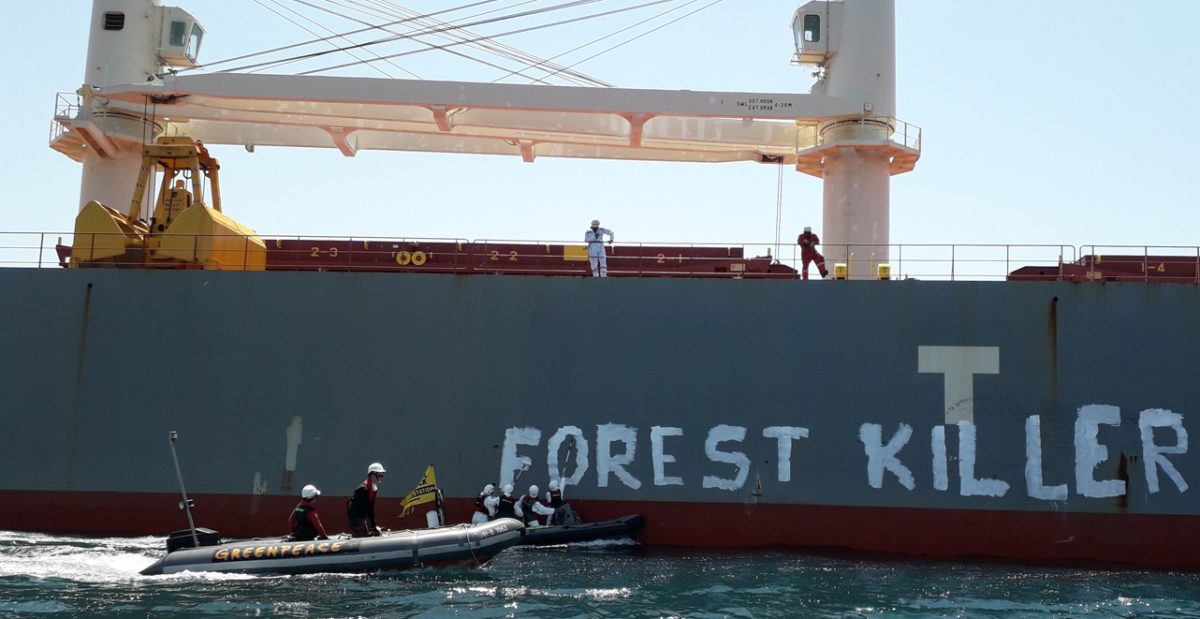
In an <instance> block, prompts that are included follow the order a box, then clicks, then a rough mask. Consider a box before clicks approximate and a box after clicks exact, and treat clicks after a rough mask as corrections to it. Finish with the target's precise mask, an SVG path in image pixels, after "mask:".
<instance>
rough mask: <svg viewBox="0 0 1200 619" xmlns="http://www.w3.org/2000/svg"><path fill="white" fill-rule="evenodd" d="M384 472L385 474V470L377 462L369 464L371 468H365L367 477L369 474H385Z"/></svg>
mask: <svg viewBox="0 0 1200 619" xmlns="http://www.w3.org/2000/svg"><path fill="white" fill-rule="evenodd" d="M386 472H387V471H385V470H384V469H383V465H382V464H380V463H378V462H372V463H371V466H368V467H367V474H368V475H370V474H371V473H386Z"/></svg>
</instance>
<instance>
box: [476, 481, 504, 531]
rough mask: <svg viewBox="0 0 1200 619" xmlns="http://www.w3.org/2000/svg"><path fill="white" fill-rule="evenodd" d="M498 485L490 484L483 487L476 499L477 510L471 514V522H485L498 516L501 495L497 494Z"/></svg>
mask: <svg viewBox="0 0 1200 619" xmlns="http://www.w3.org/2000/svg"><path fill="white" fill-rule="evenodd" d="M495 492H496V486H493V485H492V484H488V485H486V486H484V487H483V491H482V492H480V493H479V497H477V498H476V499H475V512H474V513H472V514H471V524H483V523H485V522H487V521H489V520H491V519H492V518H495V517H496V506H497V505H499V504H500V497H498V496H496V495H495V494H494V493H495Z"/></svg>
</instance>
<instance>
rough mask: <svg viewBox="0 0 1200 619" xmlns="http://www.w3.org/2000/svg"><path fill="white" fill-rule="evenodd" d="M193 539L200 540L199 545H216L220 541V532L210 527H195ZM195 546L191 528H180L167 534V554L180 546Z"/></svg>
mask: <svg viewBox="0 0 1200 619" xmlns="http://www.w3.org/2000/svg"><path fill="white" fill-rule="evenodd" d="M195 539H196V540H197V541H199V542H200V545H201V546H216V545H217V544H220V543H221V534H220V533H217V532H216V531H214V530H212V529H205V528H204V527H196V537H195ZM195 547H196V543H195V542H194V541H193V538H192V530H191V529H180V530H179V531H174V532H172V533H171V534H170V535H168V536H167V554H171V553H172V552H175V551H176V550H179V549H180V548H195Z"/></svg>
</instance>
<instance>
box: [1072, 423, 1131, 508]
mask: <svg viewBox="0 0 1200 619" xmlns="http://www.w3.org/2000/svg"><path fill="white" fill-rule="evenodd" d="M1100 424H1104V425H1109V426H1119V425H1121V410H1120V409H1119V408H1117V407H1116V406H1109V405H1107V404H1088V405H1086V406H1084V407H1082V408H1080V409H1079V415H1078V416H1077V417H1076V418H1075V487H1076V488H1078V489H1079V494H1082V495H1083V496H1086V497H1092V498H1105V497H1114V496H1121V495H1123V494H1125V482H1124V481H1122V480H1119V479H1107V480H1104V481H1098V480H1097V479H1096V478H1095V474H1096V467H1097V466H1098V465H1099V464H1100V463H1101V462H1104V461H1105V460H1108V447H1106V446H1104V445H1101V444H1100V441H1099V439H1098V436H1099V432H1100Z"/></svg>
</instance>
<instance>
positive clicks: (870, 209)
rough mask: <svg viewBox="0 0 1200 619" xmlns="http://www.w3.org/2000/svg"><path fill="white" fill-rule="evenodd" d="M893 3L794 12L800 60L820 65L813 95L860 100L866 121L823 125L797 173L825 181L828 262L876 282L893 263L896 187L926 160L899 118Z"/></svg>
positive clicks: (862, 0) (817, 4)
mask: <svg viewBox="0 0 1200 619" xmlns="http://www.w3.org/2000/svg"><path fill="white" fill-rule="evenodd" d="M895 23H896V11H895V4H894V2H893V0H846V1H844V2H826V1H823V0H817V1H814V2H809V3H808V4H805V5H804V6H802V7H800V8H799V9H797V10H796V14H795V16H794V17H793V20H792V30H793V33H794V35H795V39H796V57H795V59H794V61H795V62H796V63H797V64H802V65H815V66H816V67H817V72H816V75H817V77H818V79H817V81H816V83H815V84H813V87H812V92H813V93H820V94H824V95H828V96H832V97H837V98H839V99H845V100H851V101H857V102H859V103H860V104H861V106H862V114H861V115H860V116H859V117H857V118H854V117H851V118H836V119H829V120H827V121H825V122H823V123H821V125H820V128H819V129H818V131H819V138H818V145H817V146H816V147H814V148H811V149H808V150H806V151H804V152H801V153H800V155H799V156H798V161H797V166H796V167H797V169H798V170H800V171H802V172H806V173H808V174H811V175H813V176H817V177H820V178H822V179H824V208H823V218H822V219H823V220H822V226H821V230H822V231H823V236H822V240H823V243H824V246H825V248H824V252H825V258H826V260H827V261H828V262H830V263H834V264H838V263H840V264H844V265H847V267H848V270H849V276H850V277H851V278H853V279H870V278H873V277H875V276H876V274H877V273H878V272H879V268H880V265H885V264H887V263H888V257H889V256H888V243H890V240H889V238H890V237H889V211H890V181H891V176H892V175H893V174H899V173H902V172H908V171H910V170H912V169H913V166H915V165H916V160H917V157H919V155H920V133H919V131H912V130H910V127H911V126H910V125H907V124H906V123H903V122H901V121H898V120H897V119H896V117H895V116H896V34H895V32H896V26H895Z"/></svg>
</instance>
